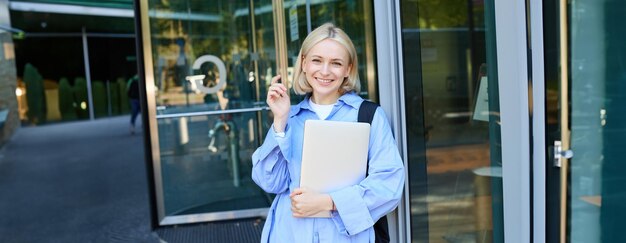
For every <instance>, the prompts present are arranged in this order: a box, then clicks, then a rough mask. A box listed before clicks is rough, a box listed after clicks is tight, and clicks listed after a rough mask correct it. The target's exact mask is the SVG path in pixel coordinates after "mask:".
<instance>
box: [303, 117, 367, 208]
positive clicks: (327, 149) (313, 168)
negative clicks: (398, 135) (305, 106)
mask: <svg viewBox="0 0 626 243" xmlns="http://www.w3.org/2000/svg"><path fill="white" fill-rule="evenodd" d="M369 134H370V124H368V123H357V122H339V121H324V120H307V121H305V123H304V144H303V148H302V171H301V174H300V187H308V188H310V189H313V190H315V191H318V192H320V193H329V192H333V191H336V190H339V189H342V188H345V187H348V186H352V185H356V184H358V183H359V182H361V181H362V180H363V179H365V172H366V169H367V151H368V149H367V148H368V144H369ZM312 217H330V212H323V213H320V214H318V215H314V216H312Z"/></svg>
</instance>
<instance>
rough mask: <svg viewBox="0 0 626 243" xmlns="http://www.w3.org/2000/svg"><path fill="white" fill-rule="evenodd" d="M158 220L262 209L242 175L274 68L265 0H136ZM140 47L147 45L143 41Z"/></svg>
mask: <svg viewBox="0 0 626 243" xmlns="http://www.w3.org/2000/svg"><path fill="white" fill-rule="evenodd" d="M142 3H143V4H144V6H142V7H143V10H144V11H145V12H143V16H142V17H143V18H144V20H147V21H146V22H147V23H149V24H148V25H145V24H144V26H145V27H144V29H143V38H144V40H149V43H146V42H145V41H144V53H147V54H150V55H146V56H145V58H144V61H145V63H146V65H145V66H146V91H147V99H148V111H147V112H148V116H149V120H150V122H149V125H150V128H149V130H150V135H151V143H152V144H151V145H152V154H153V158H152V159H153V169H154V179H155V180H154V184H155V194H156V204H157V210H158V219H159V224H160V225H167V224H180V223H190V222H199V221H210V220H218V219H227V218H238V217H254V216H260V215H263V214H264V213H265V212H266V210H265V208H267V207H269V205H270V202H271V198H270V195H267V194H265V193H264V192H263V191H262V190H261V189H260V188H258V187H257V186H256V185H255V184H254V182H253V181H252V180H251V178H250V176H249V175H250V170H251V162H250V157H251V154H252V152H253V151H254V150H255V149H256V148H257V147H258V145H259V141H260V140H261V139H262V137H263V133H264V131H267V129H268V127H269V125H270V124H268V123H267V121H268V119H267V116H268V112H267V108H266V107H265V102H264V100H265V98H264V93H265V87H267V85H266V84H267V83H269V81H270V78H271V76H272V75H274V73H275V71H272V70H276V67H275V60H276V48H275V46H276V43H275V39H274V31H275V24H274V21H273V13H272V11H271V7H272V3H271V2H270V1H212V2H211V3H210V4H209V3H207V2H205V1H192V0H188V1H173V2H172V1H156V0H149V1H143V2H142ZM147 47H149V49H148V48H147Z"/></svg>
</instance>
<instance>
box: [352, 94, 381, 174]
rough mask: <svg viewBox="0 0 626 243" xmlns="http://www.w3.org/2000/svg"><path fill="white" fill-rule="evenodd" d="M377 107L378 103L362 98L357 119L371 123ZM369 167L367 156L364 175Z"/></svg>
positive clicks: (367, 172)
mask: <svg viewBox="0 0 626 243" xmlns="http://www.w3.org/2000/svg"><path fill="white" fill-rule="evenodd" d="M377 108H378V104H376V103H374V102H371V101H369V100H363V103H361V106H359V115H358V118H357V121H358V122H363V123H369V124H370V125H372V120H374V114H376V109H377ZM369 168H370V160H369V158H367V169H365V176H367V175H369Z"/></svg>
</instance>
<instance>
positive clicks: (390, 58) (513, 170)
mask: <svg viewBox="0 0 626 243" xmlns="http://www.w3.org/2000/svg"><path fill="white" fill-rule="evenodd" d="M533 9H534V8H533ZM533 12H534V11H533ZM400 13H401V11H400V0H395V1H374V14H375V16H376V18H375V20H374V22H375V29H376V47H377V50H376V52H377V62H378V75H379V77H378V80H379V82H378V85H379V97H380V105H381V107H382V108H383V110H384V111H385V112H386V113H387V115H388V118H389V120H390V124H391V126H392V129H393V132H394V135H395V138H396V142H397V143H398V148H399V149H400V151H401V155H402V157H403V159H404V160H405V164H406V163H407V160H406V159H407V158H408V156H407V147H406V146H407V138H406V134H405V131H406V130H407V128H406V126H407V124H406V114H405V102H404V100H405V99H404V85H403V82H402V81H403V80H404V77H403V73H404V67H403V62H402V42H401V41H402V29H401V21H400ZM536 13H539V14H540V13H541V12H540V11H539V12H536ZM495 18H496V45H497V63H498V80H500V81H499V93H500V94H506V95H500V100H499V101H500V118H501V140H502V160H503V161H505V163H503V168H502V174H503V200H504V238H505V242H531V203H533V201H532V200H533V199H535V198H538V200H539V201H541V200H545V196H538V195H535V196H534V197H533V195H534V194H531V189H532V188H531V168H533V166H532V164H531V163H533V162H534V161H538V160H536V159H534V158H537V156H538V155H537V154H535V155H534V156H533V157H532V158H531V147H530V146H531V141H530V136H531V126H530V122H531V112H532V111H531V110H530V107H529V99H530V98H529V92H530V90H529V88H530V85H531V84H530V83H529V80H530V77H529V67H528V61H529V59H528V58H529V57H528V43H527V38H528V35H527V29H528V28H527V25H526V24H527V12H526V2H525V1H495ZM531 19H532V18H531ZM535 21H537V20H536V19H535ZM539 21H540V20H539ZM533 24H537V23H536V22H533ZM539 37H541V36H537V35H533V38H539ZM533 40H535V39H533ZM533 44H536V41H533ZM533 58H539V57H534V56H533ZM541 63H542V62H541ZM533 65H534V62H533ZM533 67H534V66H533ZM533 70H534V69H533ZM533 77H537V76H536V75H535V74H534V73H533ZM533 80H536V81H538V80H541V79H533ZM535 89H538V90H539V91H543V88H542V87H540V86H538V87H535V86H533V93H534V92H537V91H535ZM511 91H513V92H511ZM535 107H537V106H535ZM541 116H543V113H541ZM541 116H540V117H541ZM540 117H534V116H533V124H536V120H535V119H539V118H540ZM534 132H535V131H534V130H533V134H534ZM537 132H538V133H541V132H543V131H542V130H539V131H537ZM537 137H539V138H543V136H536V135H535V139H537ZM536 146H537V144H534V147H533V148H536ZM541 149H544V148H541ZM535 151H537V150H536V149H535ZM539 161H540V160H539ZM534 167H536V166H534ZM405 175H406V176H407V178H408V171H406V174H405ZM409 195H410V194H409V180H405V193H404V195H403V198H402V200H401V202H400V205H399V206H398V209H397V210H395V211H394V212H393V213H392V214H390V221H389V226H390V235H391V237H392V241H393V242H400V243H404V242H410V239H411V221H410V212H411V210H410V203H409V200H410V198H409ZM534 213H538V214H539V213H541V211H537V212H534ZM536 218H539V219H540V218H541V217H536ZM536 218H535V217H533V219H536ZM539 226H541V225H538V224H533V227H535V228H536V227H539ZM534 237H537V236H534ZM537 242H542V241H537Z"/></svg>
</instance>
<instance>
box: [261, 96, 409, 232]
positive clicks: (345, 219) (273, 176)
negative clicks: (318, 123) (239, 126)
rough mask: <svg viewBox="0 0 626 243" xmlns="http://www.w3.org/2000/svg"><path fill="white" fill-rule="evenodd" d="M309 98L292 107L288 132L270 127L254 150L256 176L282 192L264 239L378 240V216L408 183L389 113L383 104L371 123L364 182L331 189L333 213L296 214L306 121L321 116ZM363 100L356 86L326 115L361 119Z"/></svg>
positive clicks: (388, 209)
mask: <svg viewBox="0 0 626 243" xmlns="http://www.w3.org/2000/svg"><path fill="white" fill-rule="evenodd" d="M308 99H309V97H308V96H307V97H306V98H305V99H304V101H302V102H300V103H299V104H298V105H294V106H292V107H291V110H290V112H289V119H288V121H287V127H286V128H285V134H284V136H282V137H281V136H276V134H275V132H274V129H273V127H272V128H270V129H269V132H268V134H267V136H266V137H265V141H264V142H263V144H262V145H261V146H260V147H259V148H258V149H257V150H256V151H255V152H254V154H252V164H253V165H252V166H253V167H252V179H253V180H254V181H255V182H256V184H257V185H259V186H260V187H261V188H263V190H265V191H266V192H268V193H274V194H277V196H276V198H275V199H274V202H273V203H272V206H271V207H270V211H269V213H268V217H267V220H266V222H265V225H264V227H263V234H262V238H261V242H263V243H265V242H272V243H282V242H333V243H341V242H374V239H375V238H374V229H373V228H372V226H373V225H374V222H376V221H377V220H378V219H379V218H380V217H382V216H384V215H386V214H387V213H389V212H391V211H393V209H395V208H396V206H397V205H398V203H399V201H400V197H401V196H402V190H403V188H404V165H403V163H402V159H401V158H400V154H399V152H398V147H397V145H396V142H395V140H394V138H393V134H392V132H391V128H390V126H389V123H388V121H387V117H386V116H385V114H384V112H383V110H382V109H381V108H380V107H378V108H377V110H376V113H375V115H374V119H373V121H372V124H371V129H370V140H369V151H368V158H369V171H368V173H369V175H368V176H367V177H366V178H365V179H364V180H363V181H361V183H359V184H358V185H354V186H350V187H346V188H344V189H341V190H338V191H335V192H331V193H330V196H331V198H332V199H333V202H334V203H335V207H336V208H337V211H333V212H332V217H331V218H296V217H293V216H292V212H291V199H290V198H289V194H290V193H291V191H292V190H294V189H296V188H298V187H300V185H299V183H300V166H301V161H302V142H303V134H304V121H306V120H311V119H315V120H319V118H318V117H317V115H316V114H315V112H313V111H312V110H311V107H310V105H309V102H308ZM361 102H363V99H362V98H361V97H359V96H358V95H356V94H355V93H354V92H350V93H346V94H344V95H342V96H341V97H339V100H338V101H337V103H336V104H335V105H334V107H333V109H332V111H331V112H330V115H329V116H328V117H327V118H326V120H333V121H354V122H356V121H357V116H358V109H359V106H360V105H361Z"/></svg>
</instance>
